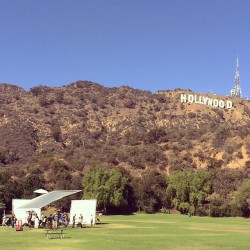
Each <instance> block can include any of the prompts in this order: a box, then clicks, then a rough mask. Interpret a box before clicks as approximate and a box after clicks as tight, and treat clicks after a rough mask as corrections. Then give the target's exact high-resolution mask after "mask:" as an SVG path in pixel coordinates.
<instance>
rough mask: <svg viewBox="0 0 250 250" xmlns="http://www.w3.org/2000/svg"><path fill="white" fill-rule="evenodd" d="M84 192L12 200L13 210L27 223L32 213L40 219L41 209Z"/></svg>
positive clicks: (75, 191)
mask: <svg viewBox="0 0 250 250" xmlns="http://www.w3.org/2000/svg"><path fill="white" fill-rule="evenodd" d="M81 191H82V190H55V191H52V192H49V193H46V194H42V195H40V196H38V197H36V198H34V199H31V200H27V199H25V200H24V199H13V200H12V210H13V213H14V214H15V215H16V217H17V219H20V220H22V222H23V223H25V222H26V219H27V215H28V213H29V212H30V211H34V212H35V213H37V215H38V217H39V218H40V216H41V208H42V207H45V206H46V205H48V204H50V203H52V202H54V201H57V200H59V199H62V198H63V197H66V196H68V195H71V194H75V193H78V192H81Z"/></svg>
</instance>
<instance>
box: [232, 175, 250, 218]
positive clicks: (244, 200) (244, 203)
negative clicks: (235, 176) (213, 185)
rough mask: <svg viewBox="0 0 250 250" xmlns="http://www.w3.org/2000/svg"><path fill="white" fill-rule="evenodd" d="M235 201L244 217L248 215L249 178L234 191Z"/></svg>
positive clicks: (249, 200)
mask: <svg viewBox="0 0 250 250" xmlns="http://www.w3.org/2000/svg"><path fill="white" fill-rule="evenodd" d="M235 201H236V204H237V205H238V207H239V208H240V210H241V212H242V215H243V216H244V217H249V216H250V179H246V180H245V181H244V182H243V183H242V185H241V186H240V187H239V188H238V190H237V192H236V193H235Z"/></svg>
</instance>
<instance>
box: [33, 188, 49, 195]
mask: <svg viewBox="0 0 250 250" xmlns="http://www.w3.org/2000/svg"><path fill="white" fill-rule="evenodd" d="M34 193H36V194H47V193H48V191H47V190H45V189H42V188H40V189H37V190H35V191H34Z"/></svg>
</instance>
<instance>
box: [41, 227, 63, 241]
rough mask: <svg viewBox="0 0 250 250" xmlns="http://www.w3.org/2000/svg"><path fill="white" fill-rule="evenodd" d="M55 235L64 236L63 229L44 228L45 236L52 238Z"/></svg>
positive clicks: (61, 237)
mask: <svg viewBox="0 0 250 250" xmlns="http://www.w3.org/2000/svg"><path fill="white" fill-rule="evenodd" d="M55 237H58V238H60V239H63V238H64V232H63V229H60V230H58V229H46V230H45V238H47V239H52V238H55Z"/></svg>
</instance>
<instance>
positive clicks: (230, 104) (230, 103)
mask: <svg viewBox="0 0 250 250" xmlns="http://www.w3.org/2000/svg"><path fill="white" fill-rule="evenodd" d="M232 107H233V103H232V101H227V108H228V109H231V108H232Z"/></svg>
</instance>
